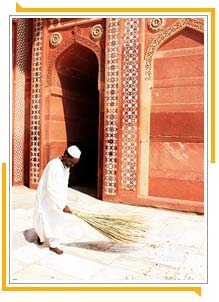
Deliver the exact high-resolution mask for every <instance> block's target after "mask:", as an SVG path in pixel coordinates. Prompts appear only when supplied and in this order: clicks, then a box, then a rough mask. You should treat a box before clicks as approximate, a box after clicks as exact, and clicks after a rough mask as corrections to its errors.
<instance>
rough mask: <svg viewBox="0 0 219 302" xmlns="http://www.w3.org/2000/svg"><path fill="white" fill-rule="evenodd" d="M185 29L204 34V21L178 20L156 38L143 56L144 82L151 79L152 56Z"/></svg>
mask: <svg viewBox="0 0 219 302" xmlns="http://www.w3.org/2000/svg"><path fill="white" fill-rule="evenodd" d="M186 27H188V28H192V29H194V30H196V31H199V32H201V33H204V21H202V20H200V19H193V18H182V19H179V20H178V21H176V22H175V23H174V24H172V25H171V26H169V27H168V28H166V29H165V30H163V31H162V32H161V33H160V34H158V35H157V36H156V38H155V39H154V40H153V41H152V42H151V44H150V45H149V47H148V49H147V52H146V55H145V80H148V81H149V80H151V79H152V67H153V56H154V54H155V52H156V51H157V50H158V48H159V47H160V46H161V45H162V44H163V43H164V42H166V40H168V39H169V38H170V37H171V36H173V35H175V34H176V33H178V32H180V31H182V30H183V29H184V28H186Z"/></svg>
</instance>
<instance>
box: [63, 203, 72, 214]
mask: <svg viewBox="0 0 219 302" xmlns="http://www.w3.org/2000/svg"><path fill="white" fill-rule="evenodd" d="M63 212H65V213H69V214H71V210H70V208H69V206H67V205H66V206H65V207H64V209H63Z"/></svg>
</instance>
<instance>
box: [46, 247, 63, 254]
mask: <svg viewBox="0 0 219 302" xmlns="http://www.w3.org/2000/svg"><path fill="white" fill-rule="evenodd" d="M49 249H50V251H52V252H54V253H56V254H58V255H61V254H62V253H63V251H62V250H60V249H59V248H58V247H50V248H49Z"/></svg>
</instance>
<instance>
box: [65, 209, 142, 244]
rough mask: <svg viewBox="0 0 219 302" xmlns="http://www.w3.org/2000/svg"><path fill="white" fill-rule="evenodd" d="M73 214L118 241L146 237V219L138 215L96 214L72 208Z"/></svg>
mask: <svg viewBox="0 0 219 302" xmlns="http://www.w3.org/2000/svg"><path fill="white" fill-rule="evenodd" d="M71 214H72V215H75V216H77V217H78V218H80V219H82V220H83V221H85V222H87V223H88V224H89V225H90V226H92V227H93V228H95V229H96V230H97V231H98V232H100V233H102V234H103V235H105V236H106V237H108V238H109V239H110V240H112V241H114V242H117V243H131V242H132V243H134V242H140V241H141V240H142V239H143V238H144V237H145V227H144V221H143V218H141V217H138V216H118V215H108V214H94V213H84V212H80V211H75V210H71Z"/></svg>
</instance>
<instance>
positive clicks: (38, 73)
mask: <svg viewBox="0 0 219 302" xmlns="http://www.w3.org/2000/svg"><path fill="white" fill-rule="evenodd" d="M42 48H43V19H41V18H37V19H34V21H33V54H32V104H31V136H30V142H31V146H30V181H31V182H32V183H38V180H39V170H40V169H39V168H40V103H41V80H42Z"/></svg>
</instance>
